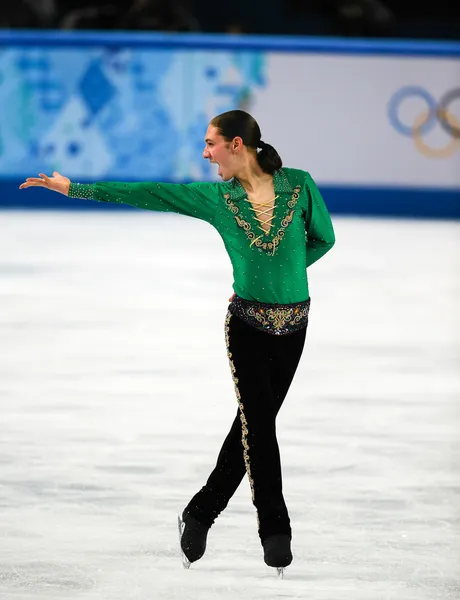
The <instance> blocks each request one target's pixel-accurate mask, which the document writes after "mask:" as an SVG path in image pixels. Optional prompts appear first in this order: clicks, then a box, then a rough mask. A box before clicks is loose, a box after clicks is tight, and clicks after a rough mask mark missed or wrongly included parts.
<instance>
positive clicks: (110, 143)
mask: <svg viewBox="0 0 460 600" xmlns="http://www.w3.org/2000/svg"><path fill="white" fill-rule="evenodd" d="M265 64H266V61H265V53H264V52H260V51H243V52H236V51H232V50H230V51H222V50H214V51H212V50H205V49H204V50H187V49H185V50H184V49H176V50H174V49H168V48H159V49H158V48H156V49H148V48H147V49H146V48H130V47H91V46H89V47H84V46H83V47H78V46H75V47H69V46H65V47H59V46H57V47H53V46H43V47H37V46H26V47H22V48H21V47H17V48H5V47H3V49H2V50H1V52H0V106H1V114H0V176H8V177H11V176H24V175H29V174H31V173H37V172H39V171H45V172H51V171H53V170H57V171H60V172H62V173H63V174H65V175H67V176H69V177H85V178H90V179H94V178H101V179H102V178H104V179H114V178H116V179H120V178H121V179H127V178H129V179H153V180H155V179H161V180H173V181H174V180H177V181H183V180H189V179H212V178H213V177H214V174H213V173H211V172H210V170H209V164H208V163H207V162H206V161H204V160H203V159H202V158H201V153H202V151H203V138H204V134H205V131H206V127H207V124H208V122H209V120H210V119H211V118H212V117H213V116H214V115H216V114H218V113H220V112H223V111H226V110H230V109H233V108H237V107H240V108H249V106H250V99H251V91H252V90H254V89H257V88H260V87H263V86H264V81H265V72H264V70H265Z"/></svg>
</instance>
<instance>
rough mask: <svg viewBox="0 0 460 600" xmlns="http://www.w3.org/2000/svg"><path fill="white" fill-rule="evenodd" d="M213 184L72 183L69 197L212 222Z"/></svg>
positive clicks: (214, 198) (215, 196) (214, 195)
mask: <svg viewBox="0 0 460 600" xmlns="http://www.w3.org/2000/svg"><path fill="white" fill-rule="evenodd" d="M215 187H216V184H213V183H189V184H176V183H157V182H140V183H124V182H101V181H99V182H96V183H89V184H85V183H71V184H70V189H69V197H71V198H85V199H88V200H95V201H98V202H114V203H116V204H129V205H131V206H136V207H137V208H143V209H145V210H155V211H161V212H175V213H178V214H181V215H186V216H188V217H195V218H197V219H202V220H204V221H207V222H209V223H211V222H212V220H213V218H214V215H215V213H216V209H217V203H218V198H219V195H218V193H216V189H215Z"/></svg>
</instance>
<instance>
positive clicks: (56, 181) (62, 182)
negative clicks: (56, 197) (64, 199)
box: [19, 171, 70, 196]
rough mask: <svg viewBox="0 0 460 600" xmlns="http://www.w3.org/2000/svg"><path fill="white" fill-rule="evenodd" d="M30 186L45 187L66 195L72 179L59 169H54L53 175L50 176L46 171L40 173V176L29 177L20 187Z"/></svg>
mask: <svg viewBox="0 0 460 600" xmlns="http://www.w3.org/2000/svg"><path fill="white" fill-rule="evenodd" d="M28 187H44V188H47V189H48V190H52V191H53V192H59V193H60V194H64V195H65V196H68V195H69V188H70V179H69V178H68V177H64V175H61V174H60V173H58V172H57V171H54V173H53V176H52V177H48V176H47V175H45V174H44V173H39V177H28V178H27V179H26V180H25V181H24V183H21V185H20V186H19V189H20V190H22V189H24V188H28Z"/></svg>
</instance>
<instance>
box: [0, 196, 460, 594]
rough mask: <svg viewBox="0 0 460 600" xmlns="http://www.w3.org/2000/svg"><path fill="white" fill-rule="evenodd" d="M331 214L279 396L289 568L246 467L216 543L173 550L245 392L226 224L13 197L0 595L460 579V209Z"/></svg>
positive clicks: (1, 365)
mask: <svg viewBox="0 0 460 600" xmlns="http://www.w3.org/2000/svg"><path fill="white" fill-rule="evenodd" d="M63 202H65V199H63ZM334 225H335V230H336V236H337V243H336V246H335V247H334V248H333V249H332V251H331V252H330V253H329V254H327V255H326V256H325V257H324V258H323V259H322V260H320V261H319V262H318V263H316V264H315V265H313V266H312V267H311V268H310V269H309V277H310V291H311V296H312V309H311V319H310V325H309V331H308V334H307V343H306V347H305V351H304V354H303V357H302V361H301V364H300V367H299V370H298V373H297V377H296V379H295V380H294V383H293V385H292V387H291V390H290V393H289V395H288V398H287V400H286V403H285V405H284V407H283V409H282V411H281V413H280V415H279V418H278V434H279V440H280V447H281V454H282V461H283V468H284V490H285V497H286V501H287V504H288V507H289V509H290V514H291V520H292V525H293V553H294V562H293V564H292V566H291V567H289V568H288V569H287V570H286V574H285V579H284V580H278V579H277V577H276V573H275V572H274V570H273V569H270V568H269V567H267V566H266V565H265V564H264V562H263V558H262V550H261V546H260V543H259V541H258V538H257V531H256V515H255V509H254V507H253V506H252V504H251V502H250V491H249V484H248V483H247V481H246V480H245V481H244V482H243V484H242V485H241V487H240V489H239V490H238V492H237V494H236V495H235V497H234V499H233V500H232V501H231V503H230V505H229V507H228V508H227V510H226V512H225V513H224V514H223V515H222V516H221V517H220V519H219V520H218V521H217V522H216V524H215V526H214V527H213V528H212V529H211V532H210V535H209V541H208V550H207V553H206V555H205V556H204V558H203V559H202V560H201V561H199V562H198V563H196V564H194V565H193V566H192V568H191V569H190V571H185V570H183V569H182V565H181V562H180V558H179V552H178V540H177V529H176V514H177V512H179V511H180V510H182V508H183V507H184V505H185V504H186V503H187V502H188V500H189V498H190V496H191V495H192V494H194V493H195V492H196V491H197V490H198V489H199V488H200V487H201V485H202V484H203V483H204V482H205V480H206V477H207V475H208V473H209V472H210V471H211V469H212V468H213V466H214V462H215V459H216V456H217V453H218V450H219V448H220V445H221V442H222V440H223V438H224V436H225V434H226V432H227V429H228V427H229V426H230V423H231V421H232V419H233V417H234V414H235V413H236V400H235V397H234V391H233V383H232V381H231V377H230V371H229V368H228V363H227V356H226V351H225V341H224V329H223V327H224V318H225V313H226V310H227V305H228V298H229V296H230V295H231V293H232V289H231V283H232V273H231V266H230V262H229V260H228V258H227V256H226V253H225V250H224V247H223V244H222V242H221V240H220V238H219V236H218V234H217V233H216V232H215V231H214V230H213V229H212V228H211V227H210V226H209V225H207V224H205V223H202V222H199V221H196V220H193V219H186V218H185V217H179V216H175V215H161V214H155V213H150V212H142V211H136V212H135V211H127V212H119V211H116V212H113V211H110V210H101V211H94V212H93V211H88V212H39V211H37V212H24V213H22V212H20V211H11V212H3V213H0V598H1V599H2V600H32V599H40V600H41V599H43V600H48V599H49V600H54V599H57V600H68V599H72V600H95V599H98V600H99V599H104V600H131V599H136V600H214V599H216V600H267V599H269V600H272V599H279V600H287V599H294V600H298V599H308V600H326V599H327V600H384V599H385V600H390V599H392V600H415V599H417V600H428V599H443V600H444V599H446V600H447V599H458V598H460V407H459V406H460V402H459V400H460V375H459V354H460V353H459V317H458V310H459V297H460V289H459V287H460V286H459V279H460V269H459V263H460V224H459V223H454V222H450V223H449V222H429V221H409V220H407V221H404V220H383V219H382V220H370V219H369V220H368V219H353V218H339V217H336V218H334Z"/></svg>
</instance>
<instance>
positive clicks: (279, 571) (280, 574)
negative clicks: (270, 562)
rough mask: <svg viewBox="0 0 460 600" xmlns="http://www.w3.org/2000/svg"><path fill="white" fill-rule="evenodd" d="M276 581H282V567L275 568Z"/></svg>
mask: <svg viewBox="0 0 460 600" xmlns="http://www.w3.org/2000/svg"><path fill="white" fill-rule="evenodd" d="M276 573H277V575H278V579H284V567H276Z"/></svg>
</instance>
